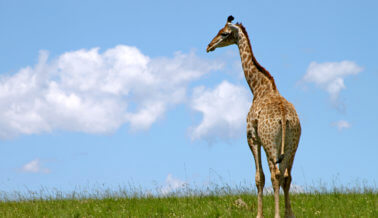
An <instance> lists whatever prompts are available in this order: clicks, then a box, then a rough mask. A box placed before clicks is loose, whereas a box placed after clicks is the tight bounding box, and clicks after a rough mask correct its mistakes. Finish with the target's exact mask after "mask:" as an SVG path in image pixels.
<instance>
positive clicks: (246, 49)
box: [207, 16, 301, 217]
mask: <svg viewBox="0 0 378 218" xmlns="http://www.w3.org/2000/svg"><path fill="white" fill-rule="evenodd" d="M232 20H233V17H232V16H230V17H229V18H228V20H227V23H226V25H225V27H224V28H222V29H221V30H220V31H219V32H218V34H217V36H215V37H214V39H213V40H212V41H211V42H210V44H209V45H208V47H207V51H208V52H209V51H213V50H215V48H218V47H224V46H228V45H232V44H236V45H238V47H239V52H240V58H241V62H242V66H243V70H244V74H245V77H246V80H247V83H248V85H249V87H250V89H251V91H252V93H253V102H252V106H251V108H250V110H249V113H248V116H247V141H248V145H249V147H250V149H251V151H252V154H253V156H254V159H255V166H256V175H255V180H256V187H257V190H258V211H257V217H263V202H262V201H263V188H264V185H265V175H264V172H263V170H262V164H261V147H263V149H264V151H265V154H266V157H267V160H268V164H269V169H270V173H271V181H272V185H273V189H274V198H275V217H280V213H279V189H280V186H281V187H282V188H283V190H284V195H285V217H294V214H293V211H292V209H291V205H290V198H289V189H290V184H291V169H292V166H293V161H294V156H295V152H296V150H297V147H298V143H299V138H300V135H301V126H300V122H299V118H298V115H297V112H296V111H295V108H294V106H293V105H292V104H291V103H290V102H288V101H287V100H286V99H285V98H284V97H282V96H281V94H280V93H279V91H278V90H277V87H276V85H275V82H274V79H273V77H272V76H271V75H270V73H269V72H268V71H267V70H265V68H264V67H262V66H261V65H260V64H259V63H258V62H257V60H256V59H255V57H254V55H253V52H252V47H251V44H250V41H249V38H248V34H247V32H246V30H245V28H244V27H243V25H242V24H232V23H231V21H232Z"/></svg>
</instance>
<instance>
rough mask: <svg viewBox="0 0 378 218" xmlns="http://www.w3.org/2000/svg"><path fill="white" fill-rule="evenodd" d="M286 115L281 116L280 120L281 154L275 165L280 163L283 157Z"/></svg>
mask: <svg viewBox="0 0 378 218" xmlns="http://www.w3.org/2000/svg"><path fill="white" fill-rule="evenodd" d="M286 121H287V120H286V114H285V113H283V114H282V120H281V128H282V134H281V135H282V139H281V153H280V155H279V157H278V160H277V161H276V163H281V161H282V160H283V158H284V156H285V137H286Z"/></svg>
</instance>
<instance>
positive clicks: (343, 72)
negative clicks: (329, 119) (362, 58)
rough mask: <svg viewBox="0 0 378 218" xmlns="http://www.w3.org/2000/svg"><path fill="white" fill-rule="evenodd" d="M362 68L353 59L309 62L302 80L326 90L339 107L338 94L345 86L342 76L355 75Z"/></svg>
mask: <svg viewBox="0 0 378 218" xmlns="http://www.w3.org/2000/svg"><path fill="white" fill-rule="evenodd" d="M362 70H363V68H362V67H360V66H358V65H357V64H356V63H355V62H353V61H341V62H325V63H317V62H311V63H310V65H309V67H308V69H307V72H306V74H305V76H304V77H303V81H305V82H309V83H315V84H316V85H317V86H319V87H320V88H322V89H324V90H325V91H327V92H328V93H329V95H330V99H331V102H332V103H333V104H334V106H336V107H340V106H341V105H340V102H339V94H340V91H341V90H342V89H345V88H346V86H345V84H344V78H345V77H346V76H348V75H356V74H358V73H360V72H361V71H362Z"/></svg>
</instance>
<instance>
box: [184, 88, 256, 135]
mask: <svg viewBox="0 0 378 218" xmlns="http://www.w3.org/2000/svg"><path fill="white" fill-rule="evenodd" d="M250 106H251V97H250V94H249V93H248V90H247V89H245V88H244V87H241V86H237V85H233V84H231V83H229V82H227V81H223V82H222V83H220V84H219V85H218V86H217V87H215V88H214V89H206V88H205V87H197V88H195V89H194V93H193V97H192V100H191V108H192V109H193V110H195V111H198V112H200V113H202V116H203V119H202V121H201V123H200V124H198V125H197V126H195V127H193V128H192V129H191V130H190V133H191V137H192V139H193V140H195V139H205V140H208V141H213V140H217V139H222V140H224V139H229V138H237V137H239V136H240V134H241V133H243V129H244V128H245V125H246V124H245V122H246V118H247V113H248V110H249V107H250ZM244 132H245V131H244Z"/></svg>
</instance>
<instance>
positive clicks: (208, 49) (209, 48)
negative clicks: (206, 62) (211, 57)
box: [206, 45, 215, 53]
mask: <svg viewBox="0 0 378 218" xmlns="http://www.w3.org/2000/svg"><path fill="white" fill-rule="evenodd" d="M214 50H215V47H214V46H210V45H208V46H207V48H206V52H207V53H209V52H211V51H214Z"/></svg>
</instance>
